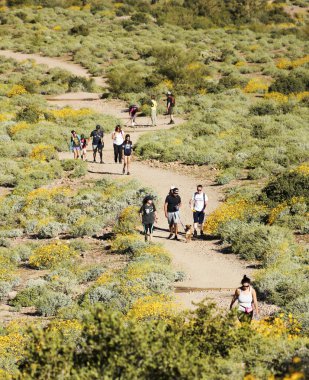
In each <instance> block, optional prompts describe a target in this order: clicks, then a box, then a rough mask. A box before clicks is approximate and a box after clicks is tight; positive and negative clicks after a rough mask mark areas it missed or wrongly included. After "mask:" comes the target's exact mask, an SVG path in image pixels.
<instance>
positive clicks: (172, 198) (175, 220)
mask: <svg viewBox="0 0 309 380" xmlns="http://www.w3.org/2000/svg"><path fill="white" fill-rule="evenodd" d="M180 207H181V198H180V196H179V190H178V189H177V188H174V189H173V190H171V194H169V195H168V196H167V197H166V199H165V203H164V213H165V217H166V218H167V221H168V225H169V231H170V234H169V236H168V239H171V238H172V237H173V235H174V234H175V237H174V239H175V240H179V238H178V224H179V223H180V215H179V209H180Z"/></svg>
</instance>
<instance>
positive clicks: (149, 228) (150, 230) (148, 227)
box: [144, 223, 153, 234]
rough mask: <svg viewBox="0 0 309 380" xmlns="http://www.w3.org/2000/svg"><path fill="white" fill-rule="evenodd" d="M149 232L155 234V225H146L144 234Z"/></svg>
mask: <svg viewBox="0 0 309 380" xmlns="http://www.w3.org/2000/svg"><path fill="white" fill-rule="evenodd" d="M148 232H149V233H150V234H152V233H153V223H148V224H144V233H145V234H147V233H148Z"/></svg>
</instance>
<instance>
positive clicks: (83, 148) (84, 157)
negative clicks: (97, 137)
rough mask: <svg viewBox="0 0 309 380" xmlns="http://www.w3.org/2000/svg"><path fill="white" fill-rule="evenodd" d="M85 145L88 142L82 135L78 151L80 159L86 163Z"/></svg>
mask: <svg viewBox="0 0 309 380" xmlns="http://www.w3.org/2000/svg"><path fill="white" fill-rule="evenodd" d="M87 145H88V141H87V139H86V137H85V135H84V134H82V135H80V149H81V159H82V160H83V161H87Z"/></svg>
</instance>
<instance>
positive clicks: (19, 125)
mask: <svg viewBox="0 0 309 380" xmlns="http://www.w3.org/2000/svg"><path fill="white" fill-rule="evenodd" d="M29 128H31V125H30V124H28V123H27V122H25V121H21V122H19V123H16V124H14V125H12V126H11V127H10V128H9V134H10V136H14V135H16V133H18V132H20V131H23V130H25V129H29Z"/></svg>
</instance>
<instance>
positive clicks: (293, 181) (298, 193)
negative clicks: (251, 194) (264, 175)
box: [262, 171, 309, 203]
mask: <svg viewBox="0 0 309 380" xmlns="http://www.w3.org/2000/svg"><path fill="white" fill-rule="evenodd" d="M262 194H265V196H266V197H267V199H269V201H270V202H273V203H281V202H283V201H286V200H290V199H292V198H293V197H304V198H305V200H307V202H308V199H309V176H308V175H304V174H302V173H299V172H297V171H287V172H284V173H283V174H281V175H279V176H278V177H277V178H275V179H274V180H273V181H271V182H269V183H268V185H266V186H265V187H264V189H263V190H262Z"/></svg>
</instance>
